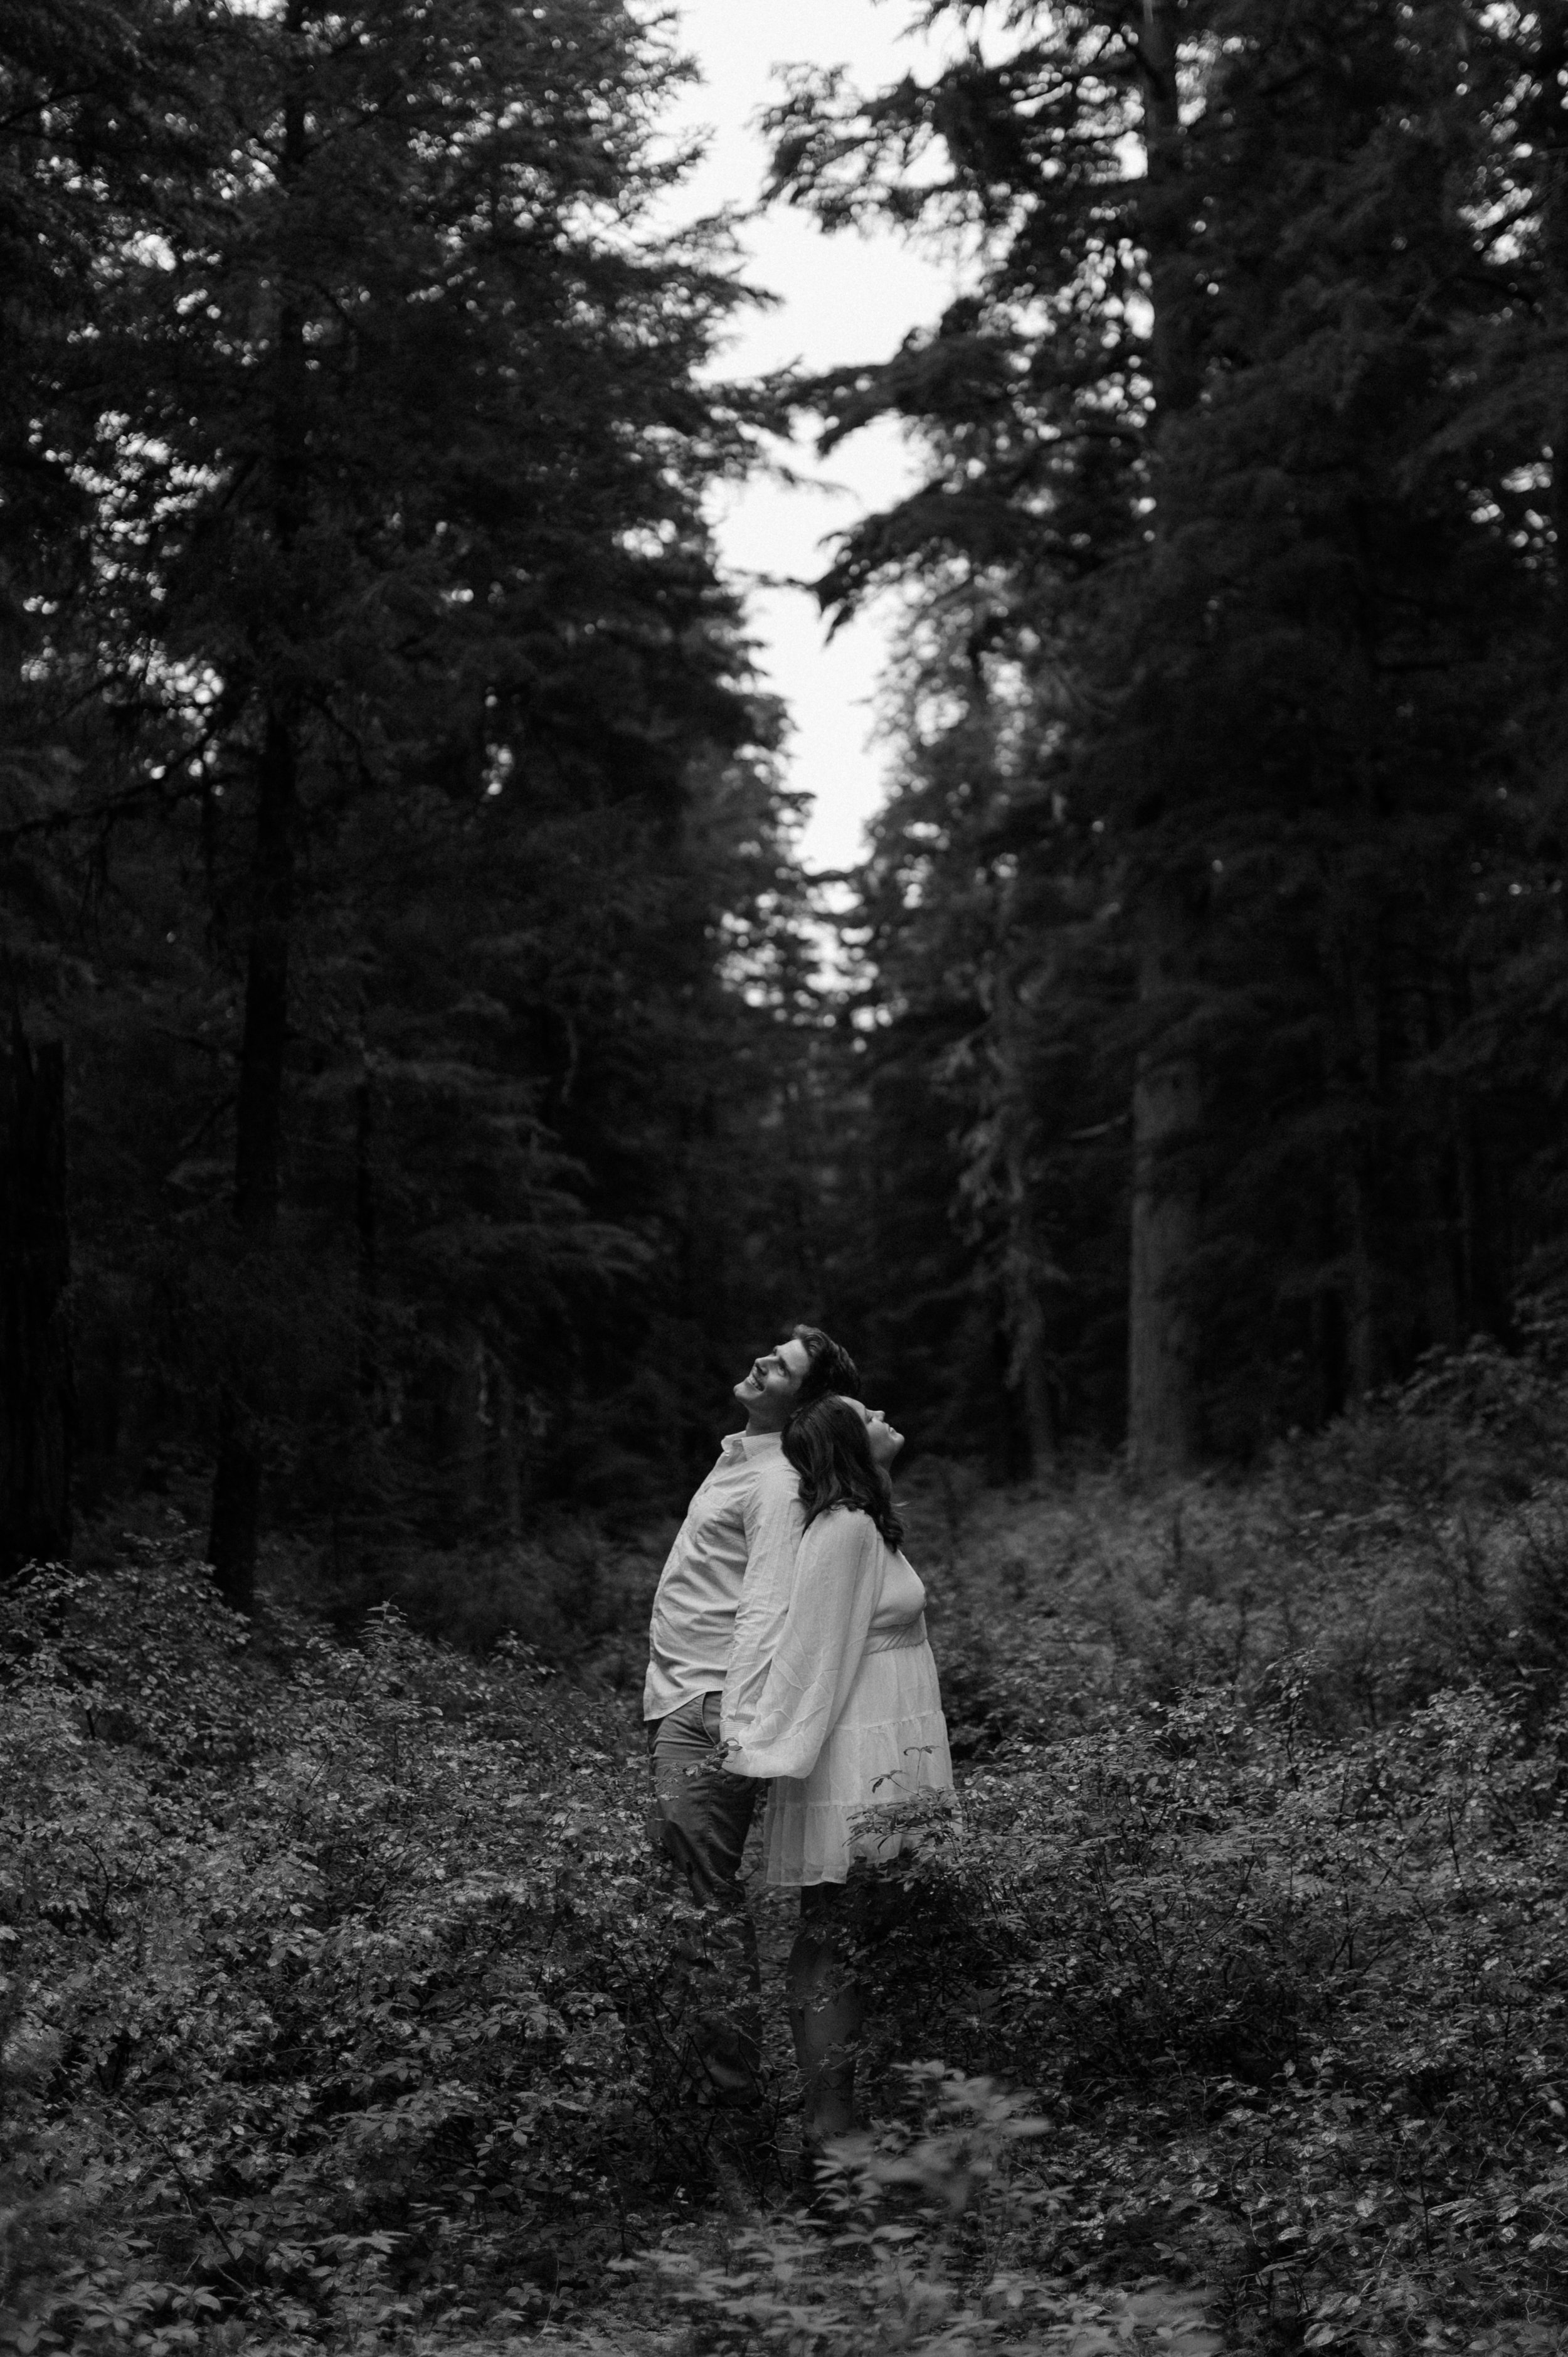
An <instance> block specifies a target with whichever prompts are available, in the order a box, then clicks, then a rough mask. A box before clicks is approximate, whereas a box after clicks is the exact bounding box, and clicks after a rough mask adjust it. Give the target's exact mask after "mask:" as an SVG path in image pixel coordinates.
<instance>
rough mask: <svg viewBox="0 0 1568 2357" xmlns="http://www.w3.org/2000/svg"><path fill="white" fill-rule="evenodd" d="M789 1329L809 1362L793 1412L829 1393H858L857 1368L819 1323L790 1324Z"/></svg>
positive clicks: (855, 1394)
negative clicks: (792, 1325)
mask: <svg viewBox="0 0 1568 2357" xmlns="http://www.w3.org/2000/svg"><path fill="white" fill-rule="evenodd" d="M789 1330H790V1332H791V1334H792V1335H793V1337H794V1339H795V1340H796V1341H797V1342H804V1344H805V1346H806V1356H807V1359H808V1361H809V1362H810V1363H809V1364H808V1366H807V1368H806V1372H805V1373H804V1374H803V1375H802V1376H801V1378H800V1390H799V1391H798V1392H797V1393H796V1394H795V1410H796V1413H797V1415H798V1414H799V1413H800V1409H801V1408H803V1407H810V1405H811V1402H812V1401H813V1400H820V1399H822V1398H824V1397H825V1396H826V1394H828V1393H829V1392H847V1393H848V1394H849V1395H850V1397H851V1398H852V1399H857V1398H858V1397H859V1396H860V1370H859V1368H858V1367H857V1366H856V1365H855V1363H854V1360H853V1359H852V1358H851V1357H850V1355H849V1352H848V1351H846V1350H844V1349H843V1348H842V1346H841V1345H840V1344H839V1343H837V1342H835V1341H834V1340H833V1338H832V1335H831V1334H824V1333H823V1331H822V1328H821V1327H820V1326H794V1327H791V1328H790V1329H789Z"/></svg>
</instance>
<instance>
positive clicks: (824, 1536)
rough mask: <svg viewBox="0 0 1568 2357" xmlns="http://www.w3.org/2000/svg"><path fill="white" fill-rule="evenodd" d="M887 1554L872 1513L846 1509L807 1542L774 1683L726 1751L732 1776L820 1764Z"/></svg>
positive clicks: (771, 1677)
mask: <svg viewBox="0 0 1568 2357" xmlns="http://www.w3.org/2000/svg"><path fill="white" fill-rule="evenodd" d="M880 1552H881V1542H880V1540H879V1539H878V1537H877V1533H876V1526H875V1523H873V1522H872V1520H871V1517H870V1516H869V1515H868V1514H862V1513H856V1512H852V1511H850V1510H848V1509H846V1508H843V1507H840V1508H838V1509H837V1510H836V1511H835V1512H832V1513H829V1514H824V1515H822V1518H821V1519H820V1521H818V1522H815V1523H812V1525H811V1529H810V1530H809V1531H808V1532H807V1533H806V1535H805V1537H804V1538H803V1539H802V1540H801V1541H800V1553H799V1554H798V1555H797V1556H796V1558H795V1578H794V1584H793V1586H792V1587H791V1588H790V1591H789V1610H788V1612H787V1613H786V1615H785V1619H784V1626H783V1629H782V1631H780V1634H779V1647H778V1651H777V1652H775V1654H774V1656H773V1662H772V1665H771V1667H770V1668H769V1670H768V1682H767V1684H766V1685H765V1686H764V1688H763V1691H762V1694H761V1696H760V1698H759V1700H758V1702H757V1709H756V1713H755V1715H754V1716H753V1717H752V1718H751V1719H750V1722H749V1724H747V1725H744V1726H743V1727H741V1728H740V1729H739V1731H738V1739H737V1740H736V1741H733V1742H731V1743H730V1744H729V1745H728V1746H727V1748H726V1749H725V1767H726V1768H727V1769H728V1770H729V1771H730V1773H731V1774H732V1775H735V1776H795V1777H800V1776H809V1775H810V1774H811V1770H812V1769H813V1768H814V1767H815V1766H816V1764H817V1758H818V1755H819V1753H820V1752H821V1750H822V1746H823V1744H824V1743H825V1742H826V1741H827V1738H828V1737H829V1735H830V1734H831V1733H832V1729H833V1727H835V1725H836V1724H837V1722H838V1718H839V1714H840V1713H841V1712H842V1710H843V1706H844V1703H845V1700H846V1699H847V1697H848V1695H849V1690H850V1687H851V1685H852V1684H854V1674H855V1672H856V1670H858V1669H859V1667H860V1663H861V1657H862V1655H863V1654H864V1652H865V1638H866V1631H868V1630H869V1628H870V1626H871V1616H872V1614H873V1612H874V1611H875V1609H876V1569H877V1564H878V1561H879V1558H880Z"/></svg>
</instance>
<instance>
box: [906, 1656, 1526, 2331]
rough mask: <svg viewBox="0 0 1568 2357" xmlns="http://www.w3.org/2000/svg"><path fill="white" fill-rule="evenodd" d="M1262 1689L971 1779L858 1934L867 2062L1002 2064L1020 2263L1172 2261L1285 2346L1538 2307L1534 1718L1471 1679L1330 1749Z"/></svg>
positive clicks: (1143, 1717)
mask: <svg viewBox="0 0 1568 2357" xmlns="http://www.w3.org/2000/svg"><path fill="white" fill-rule="evenodd" d="M1282 1684H1283V1687H1284V1691H1283V1695H1281V1697H1280V1699H1279V1701H1278V1702H1277V1703H1276V1705H1275V1706H1273V1708H1272V1709H1271V1710H1269V1711H1268V1712H1266V1713H1260V1714H1259V1715H1257V1716H1254V1717H1247V1716H1245V1715H1243V1714H1242V1713H1241V1712H1240V1711H1239V1710H1238V1708H1237V1706H1236V1703H1235V1700H1234V1698H1233V1696H1231V1695H1229V1694H1225V1693H1219V1694H1208V1695H1195V1696H1193V1697H1189V1698H1188V1699H1187V1700H1186V1701H1184V1702H1183V1703H1182V1704H1180V1705H1178V1706H1175V1707H1173V1708H1169V1709H1165V1708H1161V1707H1158V1706H1148V1707H1146V1708H1144V1710H1142V1711H1140V1712H1138V1713H1136V1714H1132V1713H1127V1714H1122V1715H1118V1716H1115V1717H1112V1716H1107V1717H1106V1718H1105V1719H1104V1720H1103V1722H1102V1723H1101V1727H1099V1728H1098V1729H1097V1731H1096V1732H1095V1734H1094V1735H1093V1736H1079V1737H1076V1738H1071V1739H1069V1740H1068V1741H1065V1742H1063V1743H1061V1744H1060V1745H1058V1746H1057V1747H1054V1748H1052V1749H1049V1750H1047V1751H1039V1750H1025V1751H1021V1752H1016V1753H1015V1754H1013V1755H1011V1756H1004V1758H1002V1759H1000V1760H997V1761H996V1762H995V1763H994V1764H993V1766H992V1767H990V1768H989V1769H988V1770H984V1771H983V1772H982V1773H981V1774H979V1775H978V1776H977V1777H976V1778H974V1779H973V1780H972V1781H971V1782H970V1783H969V1785H968V1787H967V1791H966V1796H965V1806H966V1812H967V1815H968V1821H969V1842H968V1846H967V1848H966V1850H965V1851H964V1852H963V1853H961V1856H960V1858H959V1860H958V1862H957V1864H956V1866H939V1867H933V1869H932V1870H931V1872H930V1874H929V1878H928V1879H927V1882H926V1885H925V1888H924V1890H923V1892H921V1894H920V1896H919V1898H918V1902H917V1904H916V1905H915V1906H914V1907H913V1908H912V1909H911V1911H910V1913H909V1916H908V1920H907V1921H906V1922H905V1923H904V1924H903V1925H902V1926H901V1927H900V1929H899V1930H898V1931H897V1932H896V1933H895V1934H894V1935H893V1937H892V1938H891V1939H890V1940H889V1941H888V1942H887V1943H886V1946H885V1947H884V1948H883V1950H882V1951H881V1952H880V1954H879V1955H878V1956H877V1957H876V1958H875V1959H874V1968H875V1975H876V1978H877V1981H878V1987H877V1992H876V2003H877V2013H876V2016H875V2018H876V2020H877V2025H878V2040H879V2045H880V2049H881V2057H880V2059H881V2062H882V2067H883V2069H884V2070H885V2071H886V2067H887V2063H888V2061H890V2060H891V2059H892V2058H893V2057H894V2056H896V2055H897V2053H898V2052H899V2051H900V2050H903V2051H908V2050H909V2048H910V2045H911V2043H913V2044H914V2045H915V2047H916V2050H925V2051H937V2052H940V2053H941V2054H942V2055H943V2056H944V2057H945V2058H946V2059H947V2060H948V2061H949V2062H950V2063H953V2064H957V2065H960V2066H961V2067H962V2068H964V2069H966V2070H969V2071H982V2070H990V2071H993V2072H995V2071H1001V2072H1005V2073H1006V2074H1007V2077H1008V2078H1009V2080H1011V2081H1012V2082H1013V2083H1023V2084H1025V2085H1026V2086H1027V2087H1029V2088H1031V2089H1032V2090H1033V2091H1034V2093H1035V2099H1036V2103H1037V2104H1039V2106H1040V2108H1041V2110H1042V2113H1043V2114H1044V2115H1045V2116H1047V2118H1048V2119H1049V2121H1050V2125H1051V2144H1050V2158H1049V2160H1048V2162H1046V2163H1043V2164H1042V2165H1040V2166H1039V2167H1038V2168H1036V2170H1035V2173H1034V2175H1033V2177H1032V2178H1031V2177H1030V2176H1029V2175H1028V2174H1027V2173H1026V2174H1025V2176H1024V2177H1023V2178H1022V2179H1020V2181H1019V2185H1018V2188H1017V2199H1018V2201H1021V2202H1023V2203H1024V2205H1025V2207H1026V2209H1027V2206H1028V2204H1029V2203H1031V2202H1033V2203H1034V2204H1036V2212H1037V2214H1038V2215H1040V2216H1041V2217H1042V2218H1047V2217H1048V2231H1045V2232H1043V2233H1042V2232H1036V2233H1034V2234H1033V2236H1032V2237H1026V2238H1025V2240H1026V2244H1027V2247H1028V2249H1029V2250H1030V2253H1031V2258H1032V2264H1034V2265H1035V2266H1038V2267H1042V2268H1044V2269H1045V2270H1046V2271H1047V2273H1049V2274H1050V2275H1051V2276H1054V2277H1058V2278H1061V2279H1065V2280H1069V2281H1070V2280H1071V2279H1072V2277H1073V2273H1074V2269H1075V2268H1079V2267H1084V2266H1088V2267H1089V2268H1090V2270H1091V2272H1092V2273H1093V2274H1095V2275H1096V2276H1098V2278H1099V2279H1100V2280H1101V2281H1103V2280H1104V2279H1105V2277H1106V2276H1107V2275H1108V2274H1109V2275H1112V2276H1113V2275H1114V2274H1115V2272H1116V2271H1117V2270H1118V2269H1119V2268H1120V2269H1122V2270H1123V2271H1125V2272H1126V2273H1127V2274H1128V2275H1129V2276H1132V2277H1133V2278H1135V2277H1136V2276H1139V2275H1141V2274H1142V2273H1143V2272H1144V2271H1145V2270H1147V2269H1149V2268H1159V2267H1162V2266H1164V2267H1165V2268H1167V2269H1168V2268H1170V2267H1172V2266H1181V2267H1185V2268H1191V2269H1195V2270H1196V2271H1197V2273H1198V2274H1199V2275H1200V2276H1203V2277H1204V2278H1206V2279H1207V2280H1208V2281H1209V2282H1211V2283H1213V2284H1215V2285H1224V2286H1226V2287H1228V2297H1229V2298H1230V2301H1231V2303H1232V2306H1233V2309H1234V2312H1235V2321H1236V2324H1237V2327H1238V2329H1241V2328H1243V2327H1247V2326H1248V2325H1249V2324H1250V2325H1251V2328H1252V2329H1255V2330H1259V2331H1262V2330H1264V2329H1265V2327H1270V2326H1277V2327H1279V2328H1280V2329H1281V2330H1287V2329H1288V2330H1294V2331H1305V2333H1306V2335H1307V2345H1309V2346H1312V2347H1323V2348H1330V2347H1335V2346H1344V2347H1347V2348H1365V2349H1369V2350H1370V2349H1374V2348H1377V2349H1382V2348H1388V2349H1394V2348H1401V2347H1404V2346H1406V2345H1408V2344H1409V2343H1410V2342H1411V2341H1412V2340H1420V2338H1421V2335H1422V2334H1423V2332H1424V2331H1425V2330H1426V2327H1427V2325H1428V2324H1429V2323H1430V2322H1432V2321H1434V2320H1435V2319H1444V2320H1446V2321H1447V2322H1449V2323H1453V2324H1455V2325H1459V2324H1465V2325H1466V2326H1467V2327H1468V2329H1470V2330H1475V2331H1479V2330H1481V2328H1482V2327H1483V2326H1484V2325H1487V2324H1488V2323H1491V2322H1495V2321H1496V2320H1497V2319H1498V2318H1499V2317H1503V2318H1509V2319H1512V2321H1513V2323H1514V2324H1515V2325H1516V2326H1518V2327H1520V2328H1521V2329H1522V2326H1523V2325H1524V2324H1525V2323H1526V2322H1527V2321H1528V2320H1529V2319H1530V2317H1531V2316H1532V2315H1533V2316H1536V2317H1542V2318H1548V2319H1558V2321H1559V2322H1560V2323H1561V2322H1562V2321H1563V2319H1568V2134H1565V2132H1564V2131H1565V2127H1568V1970H1565V1969H1564V1964H1563V1958H1564V1956H1568V1823H1565V1820H1564V1811H1563V1795H1564V1789H1565V1784H1568V1779H1565V1777H1564V1773H1563V1766H1562V1760H1563V1756H1564V1755H1565V1754H1568V1720H1564V1719H1563V1718H1562V1717H1553V1718H1552V1720H1551V1721H1550V1722H1548V1723H1547V1724H1546V1726H1545V1727H1543V1728H1541V1730H1540V1731H1539V1733H1538V1735H1537V1736H1536V1738H1535V1739H1533V1740H1529V1741H1527V1740H1526V1738H1525V1736H1524V1733H1523V1732H1522V1730H1521V1727H1520V1722H1519V1721H1518V1720H1517V1719H1516V1718H1513V1717H1510V1716H1509V1713H1508V1711H1507V1710H1506V1709H1505V1708H1504V1707H1503V1706H1501V1705H1500V1704H1499V1703H1498V1701H1497V1699H1496V1698H1495V1697H1493V1696H1491V1695H1487V1694H1486V1693H1484V1692H1481V1691H1479V1690H1474V1691H1471V1692H1469V1693H1466V1694H1454V1693H1448V1694H1444V1695H1439V1696H1438V1697H1436V1698H1435V1699H1434V1702H1433V1703H1431V1704H1430V1705H1429V1706H1426V1707H1425V1708H1423V1709H1422V1710H1420V1711H1417V1712H1414V1713H1412V1714H1411V1715H1410V1716H1409V1717H1406V1718H1405V1719H1404V1720H1402V1722H1401V1723H1400V1724H1399V1725H1398V1726H1397V1727H1393V1728H1392V1729H1390V1730H1387V1731H1385V1732H1380V1733H1376V1734H1369V1735H1365V1736H1363V1737H1361V1738H1358V1739H1357V1740H1355V1741H1353V1742H1349V1743H1344V1742H1335V1743H1331V1742H1328V1741H1326V1740H1324V1739H1323V1738H1320V1737H1315V1736H1313V1735H1311V1734H1310V1733H1308V1732H1307V1731H1306V1730H1305V1728H1304V1727H1303V1725H1302V1723H1301V1715H1300V1706H1301V1704H1302V1701H1303V1699H1304V1698H1305V1694H1306V1692H1307V1690H1308V1686H1309V1673H1308V1671H1307V1670H1306V1668H1305V1666H1304V1667H1303V1670H1302V1673H1301V1674H1300V1675H1299V1676H1298V1677H1296V1678H1295V1679H1294V1680H1291V1679H1289V1678H1286V1679H1283V1680H1282ZM1423 2345H1425V2344H1424V2343H1423Z"/></svg>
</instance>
